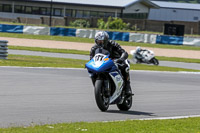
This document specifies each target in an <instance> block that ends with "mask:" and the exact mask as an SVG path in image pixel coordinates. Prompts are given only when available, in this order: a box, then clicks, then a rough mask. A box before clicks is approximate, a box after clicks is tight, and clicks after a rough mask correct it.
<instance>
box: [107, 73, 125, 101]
mask: <svg viewBox="0 0 200 133" xmlns="http://www.w3.org/2000/svg"><path fill="white" fill-rule="evenodd" d="M109 75H110V77H111V78H112V80H113V82H114V84H115V88H116V89H115V92H114V93H113V95H112V96H111V97H110V104H111V103H112V102H114V101H115V100H116V99H117V98H118V97H119V95H120V94H121V92H122V89H123V84H124V81H123V78H122V76H121V75H120V74H119V72H118V71H114V72H110V73H109Z"/></svg>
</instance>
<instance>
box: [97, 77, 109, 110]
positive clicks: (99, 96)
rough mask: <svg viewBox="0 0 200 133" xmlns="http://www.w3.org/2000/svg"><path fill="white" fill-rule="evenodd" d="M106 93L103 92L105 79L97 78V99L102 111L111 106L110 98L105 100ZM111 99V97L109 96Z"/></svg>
mask: <svg viewBox="0 0 200 133" xmlns="http://www.w3.org/2000/svg"><path fill="white" fill-rule="evenodd" d="M104 98H105V95H104V94H103V80H96V82H95V100H96V104H97V106H98V108H99V109H100V110H101V111H103V112H104V111H106V110H107V109H108V107H109V102H110V101H109V100H108V101H107V102H105V101H104ZM108 99H109V98H108Z"/></svg>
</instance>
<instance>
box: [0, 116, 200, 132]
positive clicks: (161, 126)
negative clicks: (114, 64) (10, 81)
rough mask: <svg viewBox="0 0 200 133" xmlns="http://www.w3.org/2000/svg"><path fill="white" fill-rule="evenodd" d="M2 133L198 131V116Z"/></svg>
mask: <svg viewBox="0 0 200 133" xmlns="http://www.w3.org/2000/svg"><path fill="white" fill-rule="evenodd" d="M0 132H3V133H12V132H15V133H27V132H28V133H39V132H40V133H81V132H87V133H138V132H139V133H149V132H153V133H154V132H155V133H199V132H200V117H197V118H187V119H174V120H143V121H141V120H127V121H118V122H93V123H87V122H77V123H62V124H54V125H42V126H30V127H11V128H4V129H0Z"/></svg>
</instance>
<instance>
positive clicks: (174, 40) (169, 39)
mask: <svg viewBox="0 0 200 133" xmlns="http://www.w3.org/2000/svg"><path fill="white" fill-rule="evenodd" d="M156 43H159V44H172V45H183V37H177V36H163V35H162V36H161V35H157V38H156Z"/></svg>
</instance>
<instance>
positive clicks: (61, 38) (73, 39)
mask: <svg viewBox="0 0 200 133" xmlns="http://www.w3.org/2000/svg"><path fill="white" fill-rule="evenodd" d="M0 36H1V37H14V38H26V39H39V40H55V41H68V42H81V43H94V39H90V38H80V37H68V36H48V35H26V34H16V33H0ZM117 42H118V43H119V44H121V45H126V46H141V47H151V48H167V49H182V50H200V47H194V46H183V45H167V44H164V45H163V44H150V43H136V42H125V41H117Z"/></svg>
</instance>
